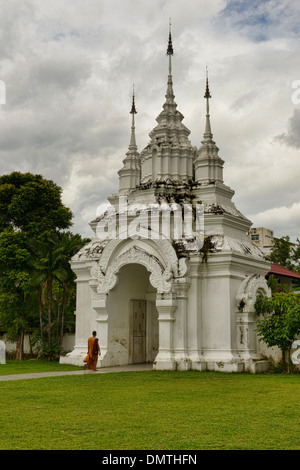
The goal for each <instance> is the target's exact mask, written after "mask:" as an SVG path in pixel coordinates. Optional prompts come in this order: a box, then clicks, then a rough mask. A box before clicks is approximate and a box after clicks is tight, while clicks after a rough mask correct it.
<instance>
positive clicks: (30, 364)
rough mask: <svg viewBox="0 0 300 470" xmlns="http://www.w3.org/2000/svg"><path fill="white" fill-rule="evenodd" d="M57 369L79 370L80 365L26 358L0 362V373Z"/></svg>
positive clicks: (26, 372)
mask: <svg viewBox="0 0 300 470" xmlns="http://www.w3.org/2000/svg"><path fill="white" fill-rule="evenodd" d="M57 370H62V371H63V370H80V367H78V366H72V365H69V364H59V362H56V361H47V360H44V361H43V360H40V359H39V360H37V359H28V360H24V361H14V360H7V361H6V364H0V375H11V374H30V373H36V372H55V371H57Z"/></svg>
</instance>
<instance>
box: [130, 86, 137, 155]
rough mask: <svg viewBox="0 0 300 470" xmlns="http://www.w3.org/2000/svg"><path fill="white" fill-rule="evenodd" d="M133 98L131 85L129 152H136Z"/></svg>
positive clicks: (135, 111)
mask: <svg viewBox="0 0 300 470" xmlns="http://www.w3.org/2000/svg"><path fill="white" fill-rule="evenodd" d="M134 98H135V96H134V85H133V91H132V105H131V111H130V114H132V120H131V139H130V144H129V150H135V151H136V150H137V145H136V140H135V121H134V115H135V114H137V110H136V108H135V99H134Z"/></svg>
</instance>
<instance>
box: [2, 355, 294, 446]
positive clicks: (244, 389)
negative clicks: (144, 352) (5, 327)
mask: <svg viewBox="0 0 300 470" xmlns="http://www.w3.org/2000/svg"><path fill="white" fill-rule="evenodd" d="M54 364H55V363H53V364H51V365H52V366H53V367H56V366H59V364H57V365H56V366H54ZM48 365H49V364H48ZM1 367H2V366H0V368H1ZM44 370H45V369H44ZM31 371H32V370H31ZM34 371H35V372H37V369H36V368H34ZM22 372H24V369H23V371H22ZM10 373H12V372H10ZM0 392H1V399H0V416H1V426H0V449H1V450H5V449H7V450H16V449H20V450H25V449H31V450H37V449H41V450H47V449H48V450H80V449H81V450H199V449H200V450H204V449H210V450H230V449H231V450H235V449H236V450H246V449H248V450H256V449H274V450H275V449H286V450H287V449H297V450H300V432H299V431H300V429H299V428H300V375H299V374H296V375H287V374H282V375H278V374H266V375H250V374H249V375H248V374H223V373H213V372H194V371H188V372H167V371H165V372H159V371H149V372H125V373H124V372H123V373H107V374H93V373H90V374H84V375H79V376H78V375H76V376H61V377H52V378H42V379H29V380H19V381H13V382H10V381H8V382H1V383H0Z"/></svg>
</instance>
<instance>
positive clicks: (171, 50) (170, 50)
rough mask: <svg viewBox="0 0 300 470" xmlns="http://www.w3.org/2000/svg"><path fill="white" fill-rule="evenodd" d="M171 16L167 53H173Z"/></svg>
mask: <svg viewBox="0 0 300 470" xmlns="http://www.w3.org/2000/svg"><path fill="white" fill-rule="evenodd" d="M171 25H172V23H171V18H169V43H168V49H167V55H174V50H173V44H172V33H171Z"/></svg>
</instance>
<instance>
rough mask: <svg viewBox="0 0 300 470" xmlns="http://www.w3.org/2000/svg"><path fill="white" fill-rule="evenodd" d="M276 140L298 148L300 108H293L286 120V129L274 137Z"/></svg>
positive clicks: (299, 142) (299, 139)
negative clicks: (287, 120) (291, 113)
mask: <svg viewBox="0 0 300 470" xmlns="http://www.w3.org/2000/svg"><path fill="white" fill-rule="evenodd" d="M275 139H276V140H278V141H280V142H283V143H286V144H287V145H289V146H291V147H295V148H300V109H295V110H294V114H293V116H292V117H291V118H290V119H289V122H288V131H287V132H284V133H283V134H280V135H278V136H276V137H275Z"/></svg>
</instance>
